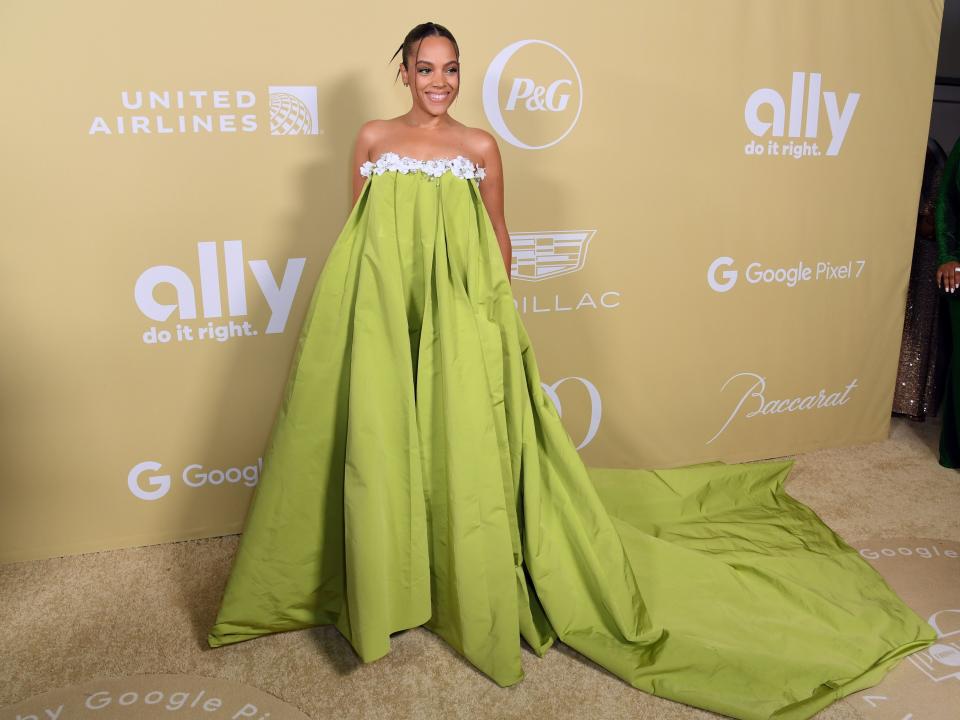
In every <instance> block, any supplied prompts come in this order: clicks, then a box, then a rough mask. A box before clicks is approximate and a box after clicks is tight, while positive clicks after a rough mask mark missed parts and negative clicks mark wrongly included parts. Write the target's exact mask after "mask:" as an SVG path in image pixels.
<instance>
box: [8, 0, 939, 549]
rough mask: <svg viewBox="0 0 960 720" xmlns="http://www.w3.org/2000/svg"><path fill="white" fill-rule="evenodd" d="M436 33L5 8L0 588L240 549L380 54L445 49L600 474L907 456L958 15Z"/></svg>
mask: <svg viewBox="0 0 960 720" xmlns="http://www.w3.org/2000/svg"><path fill="white" fill-rule="evenodd" d="M437 7H441V6H437ZM442 9H443V13H444V14H443V15H442V16H436V17H423V16H421V15H419V14H417V12H416V11H411V10H410V6H409V5H408V4H404V3H396V2H385V1H383V0H377V1H375V2H373V1H371V2H364V3H314V2H310V3H308V2H294V1H292V0H276V1H275V2H273V3H271V4H270V5H269V6H267V5H265V4H263V3H259V2H252V1H250V0H247V1H243V2H233V3H229V4H226V5H225V4H223V3H202V2H200V3H197V2H186V0H179V1H175V2H167V3H162V4H152V5H145V4H142V3H129V2H121V1H120V0H92V1H91V2H82V3H73V2H65V1H64V0H59V1H57V2H45V3H34V2H29V1H28V0H7V1H6V2H4V3H3V7H2V9H0V56H2V59H3V62H2V63H0V80H2V82H0V87H2V88H3V94H4V98H5V103H4V106H5V107H6V111H5V112H3V113H2V114H0V124H2V128H3V131H2V133H0V138H2V139H0V150H2V157H3V162H2V169H0V189H2V196H3V208H4V209H3V213H2V223H3V263H2V270H0V272H2V283H0V293H2V296H0V305H2V308H3V313H4V323H3V328H4V341H3V343H2V345H0V348H2V349H0V353H2V355H0V362H2V365H0V371H2V389H3V399H2V426H0V437H2V442H3V460H4V462H3V477H2V485H0V562H10V561H17V560H25V559H31V558H41V557H49V556H54V555H64V554H72V553H80V552H86V551H92V550H99V549H106V548H116V547H125V546H133V545H144V544H150V543H158V542H164V541H170V540H178V539H185V538H197V537H207V536H214V535H222V534H228V533H233V532H238V531H239V530H240V529H241V528H242V522H243V517H244V513H245V510H246V507H247V505H248V502H249V499H250V495H251V493H252V489H253V487H254V486H255V484H256V482H257V479H258V476H259V471H260V467H261V464H262V460H261V453H262V451H263V448H264V445H265V443H266V439H267V435H268V432H269V429H270V426H271V424H272V421H273V417H274V413H275V412H276V409H277V407H278V404H279V400H280V394H281V391H282V388H283V385H284V382H285V380H286V374H287V369H288V366H289V362H290V358H291V355H292V352H293V348H294V344H295V341H296V338H297V334H298V331H299V327H300V323H301V321H302V318H303V315H304V312H305V309H306V304H307V301H308V300H309V298H310V293H311V291H312V287H313V284H314V282H315V280H316V278H317V275H318V273H319V272H320V269H321V267H322V266H323V262H324V259H325V257H326V255H327V253H328V252H329V250H330V247H331V245H332V243H333V241H334V240H335V239H336V237H337V235H338V233H339V231H340V228H341V227H342V224H343V222H344V221H345V219H346V217H347V215H348V213H349V210H350V207H349V201H350V173H351V171H352V168H351V167H350V162H351V161H350V158H351V150H352V144H353V140H354V137H355V133H356V131H357V128H358V127H359V126H360V124H361V123H362V122H364V121H365V120H368V119H370V118H374V117H392V116H395V115H398V114H401V113H403V112H405V111H406V110H407V108H408V107H409V103H410V97H409V92H408V90H406V89H405V88H404V87H403V86H402V84H401V83H399V82H397V83H394V75H395V72H396V64H395V63H389V59H390V56H391V54H392V53H393V51H394V50H395V49H396V48H397V47H398V45H399V44H400V42H401V41H402V39H403V37H404V35H405V34H406V32H407V31H408V30H409V29H410V28H411V27H413V26H414V25H416V24H417V23H419V22H422V21H425V20H434V21H436V22H439V23H442V24H444V25H446V26H447V27H449V28H450V30H451V31H452V32H453V33H454V34H455V35H456V37H457V40H458V41H459V44H460V49H461V62H462V81H461V82H462V86H461V94H460V97H459V99H458V100H457V101H456V103H455V104H454V107H453V109H452V111H451V114H452V115H453V116H454V117H456V118H457V119H458V120H460V121H461V122H464V123H466V124H467V125H471V126H479V127H482V128H485V129H487V130H489V131H490V132H491V133H493V134H494V135H495V136H496V137H497V138H498V141H499V144H500V148H501V152H502V155H503V161H504V167H505V179H506V181H505V184H506V214H507V224H508V227H509V229H510V232H511V235H512V239H513V246H514V266H513V275H514V278H515V279H514V281H513V289H514V293H515V296H516V302H517V308H518V310H519V312H520V314H521V317H522V319H523V322H524V323H525V325H526V327H527V329H528V331H529V333H530V335H531V338H532V340H533V342H534V346H535V348H536V351H537V357H538V360H539V362H540V369H541V372H542V376H543V378H542V379H543V381H544V387H545V389H546V390H548V391H549V393H550V394H551V396H552V397H553V399H554V401H555V402H556V403H557V405H558V407H559V408H560V410H561V413H562V416H563V420H564V422H565V424H566V427H567V429H568V430H569V432H570V435H571V437H572V438H573V439H574V441H575V442H576V444H577V445H578V446H579V447H580V452H581V453H582V457H583V458H584V460H585V461H586V462H587V463H588V464H590V465H596V466H622V467H628V466H631V467H656V466H661V467H663V466H674V465H681V464H687V463H693V462H698V461H704V460H712V459H722V460H728V461H733V460H743V459H755V458H767V457H773V456H782V455H785V454H791V453H795V452H800V451H806V450H811V449H813V448H821V447H827V446H840V445H848V444H853V443H863V442H868V441H872V440H878V439H881V438H884V437H885V436H886V433H887V431H888V423H889V417H890V408H891V402H892V393H893V384H894V382H895V372H896V364H897V359H898V348H899V343H900V337H901V330H902V323H903V306H904V298H905V292H906V283H907V278H908V274H909V270H910V260H911V248H912V244H913V237H914V225H915V221H916V213H917V203H918V197H919V187H920V178H921V171H922V164H923V159H924V152H925V147H926V133H927V128H928V122H929V117H930V104H931V96H932V88H933V76H934V67H935V61H936V55H937V45H938V39H939V30H940V21H941V16H942V10H943V7H942V1H941V0H915V1H914V2H901V1H899V0H886V1H883V2H881V1H878V0H809V1H806V2H798V1H795V0H792V1H788V2H767V1H766V0H731V1H730V2H723V3H717V2H712V1H711V0H683V2H667V1H666V0H642V1H638V2H633V3H619V2H618V3H614V2H609V3H589V4H587V5H584V4H583V3H580V2H565V1H558V0H539V1H537V2H523V3H517V2H512V1H511V2H501V1H496V2H484V3H481V4H477V3H457V4H450V5H445V6H442ZM388 63H389V64H388Z"/></svg>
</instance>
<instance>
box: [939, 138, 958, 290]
mask: <svg viewBox="0 0 960 720" xmlns="http://www.w3.org/2000/svg"><path fill="white" fill-rule="evenodd" d="M958 163H960V141H957V144H956V145H954V146H953V150H952V151H951V153H950V157H949V158H948V159H947V165H946V167H944V169H943V175H942V177H941V178H940V192H939V196H938V198H937V208H936V211H935V224H936V230H937V246H938V248H939V255H940V258H939V259H940V263H941V264H940V267H939V268H938V269H937V284H938V285H942V286H943V289H944V290H946V291H947V292H955V291H956V289H957V287H958V286H960V278H958V277H957V275H958V274H960V273H958V272H957V268H958V267H960V266H958V265H957V259H958V258H957V195H958V188H957V165H958Z"/></svg>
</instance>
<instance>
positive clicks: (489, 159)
mask: <svg viewBox="0 0 960 720" xmlns="http://www.w3.org/2000/svg"><path fill="white" fill-rule="evenodd" d="M477 132H478V133H479V134H480V140H479V143H478V147H477V149H478V152H479V155H480V159H481V162H480V164H481V165H483V169H484V172H485V175H484V177H483V180H481V181H480V197H481V198H483V204H484V207H486V209H487V215H489V216H490V223H491V224H492V225H493V230H494V232H495V233H496V235H497V244H498V245H499V246H500V254H501V255H502V256H503V264H504V267H505V268H506V270H507V280H509V281H510V282H511V284H512V283H513V278H512V277H511V276H510V264H511V262H512V259H513V248H512V246H511V244H510V234H509V233H508V232H507V222H506V220H504V217H503V163H502V161H501V160H500V148H499V147H498V146H497V141H496V138H494V137H493V135H491V134H490V133H488V132H487V131H486V130H477Z"/></svg>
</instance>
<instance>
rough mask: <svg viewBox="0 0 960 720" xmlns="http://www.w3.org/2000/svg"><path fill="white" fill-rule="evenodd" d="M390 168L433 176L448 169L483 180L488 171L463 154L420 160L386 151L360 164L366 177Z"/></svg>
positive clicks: (380, 173)
mask: <svg viewBox="0 0 960 720" xmlns="http://www.w3.org/2000/svg"><path fill="white" fill-rule="evenodd" d="M388 170H393V171H396V172H399V173H403V174H404V175H406V174H407V173H410V172H421V173H425V174H426V175H430V176H432V177H440V176H441V175H443V173H445V172H447V171H448V170H449V171H450V172H452V173H453V174H454V175H455V176H457V177H459V178H464V179H465V180H468V179H470V178H476V179H477V180H483V178H484V177H485V176H486V174H487V173H486V171H485V170H484V169H483V168H482V167H479V166H477V165H474V164H473V163H472V162H471V161H470V159H469V158H465V157H464V156H463V155H457V156H456V157H455V158H437V159H435V160H419V159H417V158H412V157H409V156H407V155H404V156H403V157H401V156H400V155H398V154H397V153H395V152H385V153H383V155H381V156H380V157H379V158H377V161H376V162H372V161H370V160H367V161H366V162H365V163H363V164H362V165H361V166H360V174H361V175H363V176H364V177H370V176H371V175H373V174H377V175H383V174H384V173H385V172H387V171H388Z"/></svg>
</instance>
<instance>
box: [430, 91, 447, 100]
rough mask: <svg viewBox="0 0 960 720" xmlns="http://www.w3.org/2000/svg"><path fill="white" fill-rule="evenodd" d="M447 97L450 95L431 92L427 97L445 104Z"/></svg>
mask: <svg viewBox="0 0 960 720" xmlns="http://www.w3.org/2000/svg"><path fill="white" fill-rule="evenodd" d="M447 95H449V93H431V92H428V93H427V97H428V98H430V99H431V100H433V101H434V102H443V101H444V100H446V99H447Z"/></svg>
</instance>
